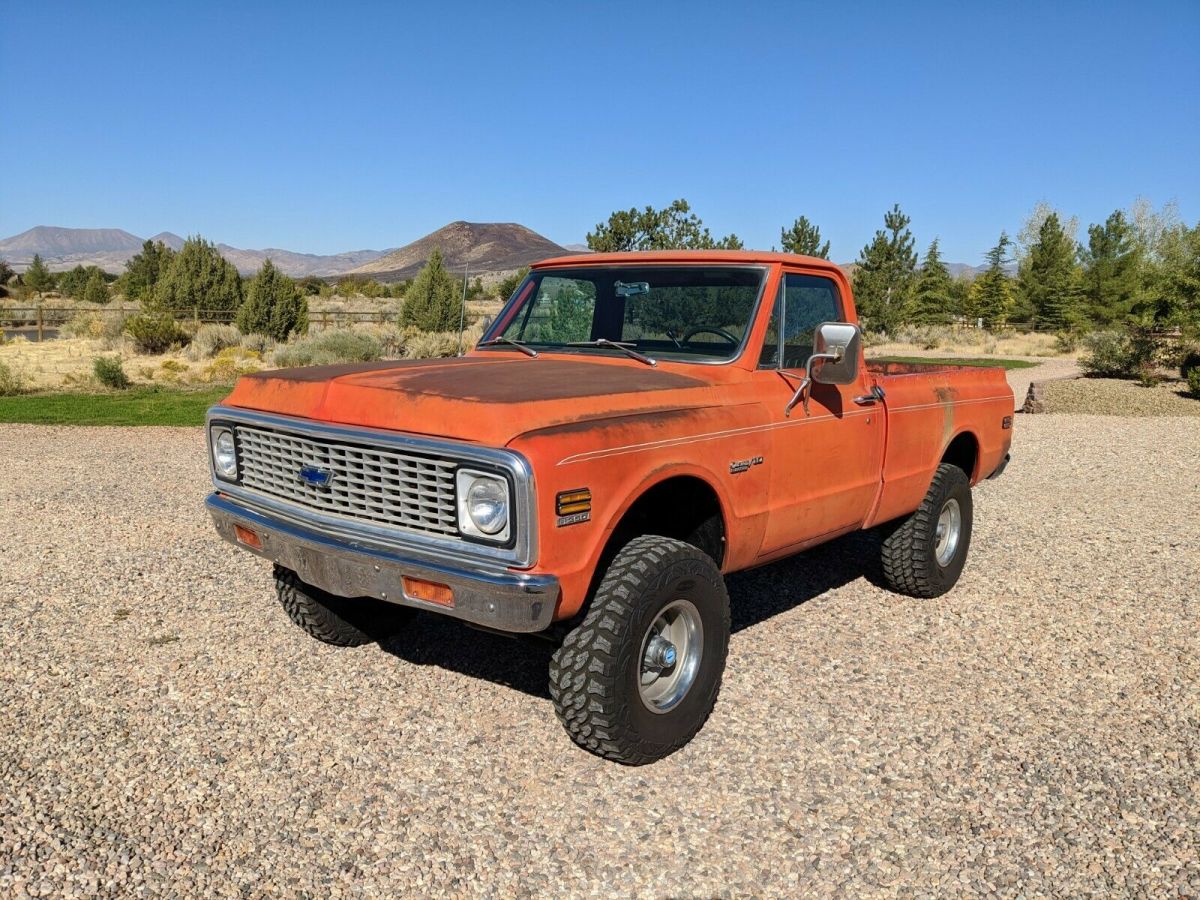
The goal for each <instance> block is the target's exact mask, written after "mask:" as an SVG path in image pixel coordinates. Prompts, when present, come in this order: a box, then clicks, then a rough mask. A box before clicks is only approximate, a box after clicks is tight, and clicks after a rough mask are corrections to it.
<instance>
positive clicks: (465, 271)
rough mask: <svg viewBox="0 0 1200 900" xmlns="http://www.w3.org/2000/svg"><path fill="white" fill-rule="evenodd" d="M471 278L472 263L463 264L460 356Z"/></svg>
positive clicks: (459, 320) (459, 312)
mask: <svg viewBox="0 0 1200 900" xmlns="http://www.w3.org/2000/svg"><path fill="white" fill-rule="evenodd" d="M470 277H471V261H470V260H467V261H466V262H465V263H463V295H462V306H460V307H459V308H458V355H459V356H462V355H463V346H462V339H463V328H465V327H466V324H467V279H469V278H470Z"/></svg>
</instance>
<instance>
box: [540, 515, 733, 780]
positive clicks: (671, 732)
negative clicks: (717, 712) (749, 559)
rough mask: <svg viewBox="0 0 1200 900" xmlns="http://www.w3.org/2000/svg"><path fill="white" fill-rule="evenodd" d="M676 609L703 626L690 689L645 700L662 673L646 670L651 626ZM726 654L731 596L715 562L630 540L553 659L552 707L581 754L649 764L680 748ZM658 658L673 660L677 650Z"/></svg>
mask: <svg viewBox="0 0 1200 900" xmlns="http://www.w3.org/2000/svg"><path fill="white" fill-rule="evenodd" d="M680 610H686V612H685V613H684V618H687V619H689V620H690V621H692V622H693V624H695V625H698V626H699V628H698V629H697V630H696V631H694V632H692V633H693V634H696V635H699V636H698V637H696V638H695V639H694V640H693V641H691V645H692V646H694V647H699V648H700V653H699V657H698V658H696V659H694V660H693V668H692V670H693V671H694V675H693V676H691V678H690V681H689V683H690V686H689V687H687V688H686V689H684V692H683V693H682V695H681V696H680V697H678V698H677V699H668V700H666V701H663V700H659V701H654V700H647V699H644V697H645V695H644V693H643V690H644V689H643V686H642V681H643V680H644V679H645V678H646V677H652V678H653V677H658V676H657V675H653V674H652V675H650V676H647V675H646V672H645V670H644V665H645V663H644V660H645V656H644V654H645V653H646V648H647V646H648V643H647V642H648V641H649V640H653V637H652V635H653V634H655V633H656V632H654V631H653V630H652V626H655V625H657V624H659V623H661V622H662V621H664V619H663V618H662V617H663V616H668V617H669V616H671V615H673V614H677V613H678V611H680ZM680 646H681V648H682V647H683V646H684V644H682V643H681V645H680ZM728 650H729V595H728V593H727V592H726V590H725V582H724V579H723V578H722V577H721V572H720V569H718V568H717V565H716V563H715V562H713V560H712V558H711V557H709V556H708V555H707V554H705V553H704V552H703V551H701V550H699V549H697V548H696V547H693V546H692V545H691V544H686V543H684V542H683V541H677V540H674V539H672V538H666V537H658V536H654V535H651V536H644V537H638V538H634V539H633V540H632V541H630V542H629V543H628V544H626V545H625V547H624V548H623V549H622V550H621V552H620V553H618V554H617V556H616V558H615V559H614V560H613V562H612V564H611V565H610V566H609V568H608V571H607V572H606V573H605V574H604V578H603V580H602V581H601V582H600V586H599V588H598V589H597V591H596V595H595V597H594V598H593V599H592V603H591V605H590V607H589V609H588V612H587V615H586V616H585V617H584V620H583V622H582V623H580V624H579V625H578V626H577V627H576V628H575V629H574V630H572V631H571V632H570V633H569V634H568V635H567V636H566V639H565V640H564V641H563V644H562V646H561V647H560V648H559V649H558V650H557V651H556V652H555V654H554V656H553V658H552V660H551V662H550V695H551V697H553V699H554V709H555V712H556V713H557V714H558V718H559V720H560V721H561V722H562V724H563V727H564V728H566V730H567V733H568V734H569V735H570V736H571V739H572V740H574V741H575V743H577V744H579V746H581V747H583V748H584V749H585V750H588V751H590V752H592V753H595V754H596V755H598V756H602V757H604V758H606V759H611V760H615V761H617V762H621V763H625V764H627V765H644V764H646V763H652V762H655V761H657V760H660V759H662V758H663V757H665V756H668V755H670V754H671V753H674V752H675V751H676V750H678V749H679V748H680V747H682V746H684V745H685V744H686V743H687V742H688V741H690V740H691V739H692V738H693V737H694V736H695V735H696V733H697V732H698V731H699V730H700V728H701V726H703V725H704V723H705V721H706V720H707V719H708V717H709V714H710V713H711V712H712V710H713V707H714V706H715V705H716V702H717V693H718V692H719V691H720V688H721V676H722V674H723V672H724V670H725V657H726V655H727V653H728ZM680 653H681V654H684V653H685V651H684V650H683V649H681V650H680ZM663 658H664V659H665V658H670V659H676V657H675V655H674V651H673V650H672V651H671V656H670V657H663ZM688 659H692V657H691V655H690V653H689V654H688V655H686V656H684V655H681V656H680V657H678V661H677V662H676V663H675V664H674V665H670V666H667V667H665V668H662V669H660V670H658V671H659V672H662V673H668V674H667V676H664V677H670V673H673V671H674V668H675V665H678V666H683V665H684V664H685V662H686V661H687V660H688ZM681 671H682V670H681ZM656 702H658V703H665V704H667V705H666V707H665V710H664V709H658V710H655V709H654V708H653V704H654V703H656Z"/></svg>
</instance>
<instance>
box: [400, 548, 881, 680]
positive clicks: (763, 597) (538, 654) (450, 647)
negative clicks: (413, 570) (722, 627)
mask: <svg viewBox="0 0 1200 900" xmlns="http://www.w3.org/2000/svg"><path fill="white" fill-rule="evenodd" d="M858 578H866V579H867V581H869V582H871V583H872V584H876V585H881V584H882V583H883V582H882V579H883V575H882V572H881V571H880V568H879V537H878V535H877V534H875V533H874V532H857V533H854V534H850V535H847V536H846V537H843V538H839V539H838V540H835V541H831V542H830V543H828V544H823V545H821V546H819V547H816V548H814V549H812V550H809V551H807V552H806V553H802V554H800V555H799V556H795V557H792V558H790V559H786V560H783V561H781V562H777V563H771V564H770V565H766V566H762V567H760V568H757V569H751V570H749V571H746V572H738V573H736V574H734V575H730V576H729V578H728V581H727V583H728V587H729V603H730V607H731V622H730V625H731V628H732V631H733V633H734V634H736V633H737V632H739V631H744V630H745V629H747V628H752V627H754V626H755V625H758V624H760V623H762V622H765V621H766V620H767V619H770V618H771V617H773V616H777V615H779V614H780V613H783V612H787V611H788V610H790V609H795V608H796V607H798V606H801V605H803V604H804V603H807V602H808V601H809V600H811V599H813V598H814V597H819V596H821V595H822V594H824V593H826V592H827V591H831V590H834V589H836V588H839V587H841V586H842V585H845V584H848V583H850V582H851V581H854V580H855V579H858ZM379 646H380V649H382V650H383V651H385V652H386V653H390V654H391V655H393V656H395V657H397V658H398V659H402V660H404V661H405V662H409V663H412V664H414V665H419V666H437V667H439V668H442V669H446V670H447V671H450V672H457V673H458V674H460V675H466V676H468V677H471V678H481V679H484V680H486V681H490V682H492V683H494V684H498V685H501V686H503V687H507V688H512V689H514V690H518V691H521V692H522V693H525V694H529V695H531V696H533V697H538V698H540V699H544V700H549V699H550V692H549V690H548V686H547V676H546V673H547V669H548V667H549V665H550V657H551V655H553V653H554V648H553V647H552V646H551V645H550V644H549V643H542V642H540V641H537V640H514V639H512V638H509V637H505V636H503V635H498V634H492V633H489V632H486V631H478V630H476V629H474V628H470V627H468V626H467V625H464V624H462V623H461V622H457V621H455V620H453V619H448V618H444V617H442V616H436V615H425V614H421V615H419V616H418V617H417V619H416V620H414V622H413V623H412V625H411V626H410V627H409V628H407V629H405V630H404V631H403V632H402V633H401V634H399V635H397V636H396V637H393V638H390V639H389V640H387V641H384V642H382V643H381V644H380V645H379Z"/></svg>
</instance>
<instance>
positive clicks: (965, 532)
mask: <svg viewBox="0 0 1200 900" xmlns="http://www.w3.org/2000/svg"><path fill="white" fill-rule="evenodd" d="M952 508H956V509H957V513H958V514H957V539H956V540H955V542H954V544H953V547H951V546H950V545H949V544H948V543H946V544H943V543H942V537H943V532H939V519H942V520H943V522H942V524H943V527H944V528H950V527H952V526H951V523H950V522H949V521H947V520H948V519H953V518H954V516H953V515H952V514H951V510H952ZM944 514H945V516H946V518H945V519H943V515H944ZM971 516H972V507H971V482H970V480H969V479H968V478H967V475H966V473H965V472H963V470H962V469H960V468H959V467H958V466H953V465H950V464H948V463H942V464H941V465H940V466H938V468H937V471H936V472H935V473H934V476H933V483H932V484H930V486H929V492H928V493H926V495H925V499H924V500H923V501H921V505H920V506H919V507H918V508H917V511H916V512H914V513H913V514H912V515H911V516H909V517H908V518H907V519H899V520H897V521H896V522H893V523H892V524H891V526H890V527H889V528H887V529H885V530H884V539H883V576H884V578H885V579H886V580H887V583H888V585H889V586H890V587H891V588H892V590H894V591H897V592H898V593H901V594H907V595H908V596H910V597H940V596H941V595H942V594H944V593H946V592H947V591H948V590H950V589H951V588H952V587H954V585H955V583H956V582H957V581H958V576H959V575H961V574H962V570H963V565H964V564H965V563H966V561H967V550H968V548H969V547H970V545H971ZM939 547H940V548H941V550H942V556H941V558H940V559H939Z"/></svg>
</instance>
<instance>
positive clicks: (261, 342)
mask: <svg viewBox="0 0 1200 900" xmlns="http://www.w3.org/2000/svg"><path fill="white" fill-rule="evenodd" d="M241 347H242V349H243V350H250V351H253V352H255V353H257V354H258V355H259V356H266V355H267V354H268V353H270V352H271V351H272V350H274V349H275V339H274V338H270V337H267V336H266V335H265V334H247V335H243V336H242V341H241Z"/></svg>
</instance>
